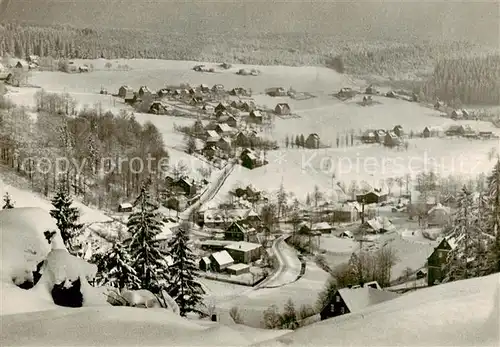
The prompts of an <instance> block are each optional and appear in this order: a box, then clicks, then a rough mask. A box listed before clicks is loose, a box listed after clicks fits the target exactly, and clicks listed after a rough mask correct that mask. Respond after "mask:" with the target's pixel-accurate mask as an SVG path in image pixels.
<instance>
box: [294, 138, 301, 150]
mask: <svg viewBox="0 0 500 347" xmlns="http://www.w3.org/2000/svg"><path fill="white" fill-rule="evenodd" d="M295 147H297V148H299V147H300V138H299V135H296V136H295Z"/></svg>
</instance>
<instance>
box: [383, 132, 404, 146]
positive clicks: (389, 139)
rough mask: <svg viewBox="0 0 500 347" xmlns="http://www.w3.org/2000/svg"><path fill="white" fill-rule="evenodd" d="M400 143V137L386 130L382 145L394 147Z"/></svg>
mask: <svg viewBox="0 0 500 347" xmlns="http://www.w3.org/2000/svg"><path fill="white" fill-rule="evenodd" d="M400 144H401V139H400V138H399V136H398V135H397V134H396V133H395V132H394V131H388V132H387V133H386V134H385V138H384V145H385V146H387V147H396V146H399V145H400Z"/></svg>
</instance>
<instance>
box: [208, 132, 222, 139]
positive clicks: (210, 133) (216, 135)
mask: <svg viewBox="0 0 500 347" xmlns="http://www.w3.org/2000/svg"><path fill="white" fill-rule="evenodd" d="M207 135H208V137H209V138H210V137H213V138H217V139H219V137H220V136H219V134H217V131H215V130H207Z"/></svg>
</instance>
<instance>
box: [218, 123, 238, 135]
mask: <svg viewBox="0 0 500 347" xmlns="http://www.w3.org/2000/svg"><path fill="white" fill-rule="evenodd" d="M234 131H235V129H234V128H233V127H231V126H229V124H227V123H221V124H217V126H216V127H215V132H217V134H219V136H228V135H231V134H233V133H234Z"/></svg>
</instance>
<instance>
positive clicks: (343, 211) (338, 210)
mask: <svg viewBox="0 0 500 347" xmlns="http://www.w3.org/2000/svg"><path fill="white" fill-rule="evenodd" d="M360 213H361V206H359V204H358V203H342V204H337V205H335V206H334V207H333V209H332V214H333V220H334V221H335V222H339V223H350V222H356V221H357V220H358V219H359V214H360Z"/></svg>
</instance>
